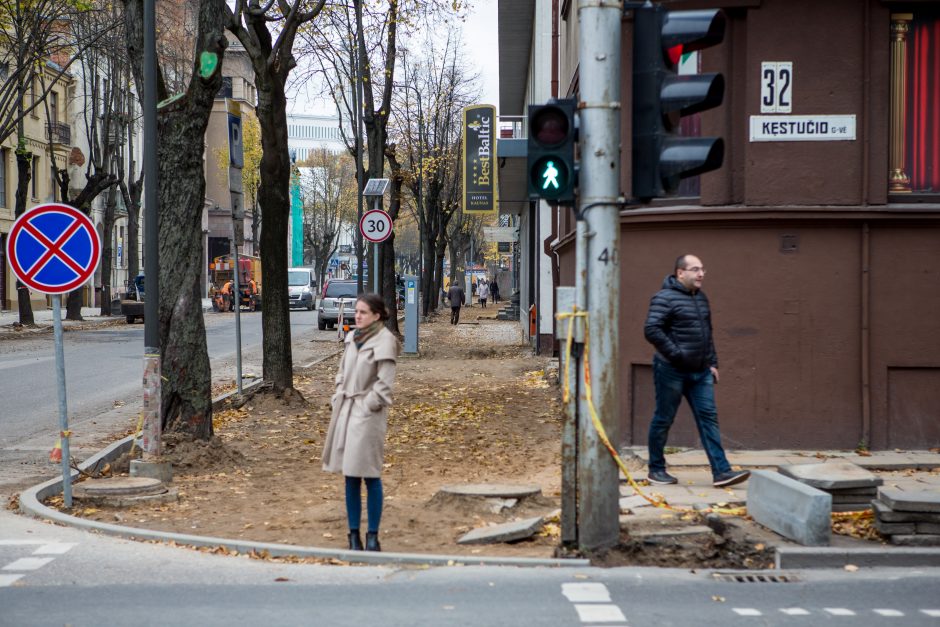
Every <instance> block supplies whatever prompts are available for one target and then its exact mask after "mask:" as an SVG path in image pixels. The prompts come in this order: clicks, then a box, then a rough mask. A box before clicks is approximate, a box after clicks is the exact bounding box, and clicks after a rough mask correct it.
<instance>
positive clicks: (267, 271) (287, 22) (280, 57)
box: [224, 0, 325, 393]
mask: <svg viewBox="0 0 940 627" xmlns="http://www.w3.org/2000/svg"><path fill="white" fill-rule="evenodd" d="M324 3H325V0H310V1H309V2H307V1H305V0H278V1H277V2H275V1H274V0H269V1H268V2H266V3H265V4H262V3H261V2H260V1H259V0H235V4H234V8H229V7H228V6H225V7H224V11H225V16H226V27H227V28H228V30H229V31H231V32H232V34H233V35H235V36H236V37H237V38H238V40H239V41H240V42H241V44H242V45H243V46H244V47H245V52H246V53H247V54H248V58H249V59H251V64H252V67H253V68H254V71H255V86H256V87H257V88H258V107H257V109H256V110H255V113H256V114H257V116H258V122H259V123H260V125H261V142H262V152H263V155H262V157H261V184H260V186H259V188H258V203H259V204H260V205H261V221H262V222H263V224H264V227H263V228H262V229H261V266H262V269H263V273H264V290H265V297H264V299H262V301H261V311H262V323H261V324H262V337H263V343H262V370H263V376H264V380H265V382H266V383H268V384H270V385H272V386H273V387H274V389H275V390H276V391H277V392H284V393H286V392H288V391H291V392H293V390H294V374H293V372H294V371H293V361H292V357H291V341H290V312H289V310H288V307H289V306H288V303H289V298H288V290H287V263H286V261H285V260H286V259H287V227H288V222H289V221H290V155H289V154H288V150H287V96H286V92H285V87H286V84H287V79H288V77H289V76H290V72H291V70H293V69H294V67H295V66H296V65H297V61H296V59H295V58H294V50H293V48H294V40H295V38H296V37H297V31H298V29H300V28H301V27H305V25H306V24H308V23H310V22H312V21H313V20H314V19H315V18H316V17H317V15H319V14H320V11H321V10H322V9H323V5H324Z"/></svg>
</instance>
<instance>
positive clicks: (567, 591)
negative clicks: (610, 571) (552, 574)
mask: <svg viewBox="0 0 940 627" xmlns="http://www.w3.org/2000/svg"><path fill="white" fill-rule="evenodd" d="M561 593H562V594H563V595H565V596H566V597H568V600H569V601H571V602H572V603H610V591H609V590H607V586H605V585H604V584H602V583H563V584H561Z"/></svg>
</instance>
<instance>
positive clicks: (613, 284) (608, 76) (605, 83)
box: [578, 0, 622, 550]
mask: <svg viewBox="0 0 940 627" xmlns="http://www.w3.org/2000/svg"><path fill="white" fill-rule="evenodd" d="M621 10H622V9H621V5H620V3H619V2H618V3H603V2H596V1H595V0H582V1H581V3H580V6H579V9H578V17H579V29H580V34H579V36H578V48H579V50H578V58H580V59H581V66H580V78H581V94H580V96H581V101H582V102H580V103H579V109H580V111H581V174H580V183H579V186H580V198H579V199H578V200H579V202H580V210H581V211H580V213H581V217H582V219H584V220H585V221H586V225H585V226H586V228H587V231H588V232H587V237H588V238H589V239H588V244H587V247H586V248H587V256H586V259H587V265H586V268H585V270H584V273H585V276H584V277H583V279H582V280H583V281H584V282H585V284H586V295H587V302H586V305H587V310H588V312H589V315H588V331H589V335H588V336H587V337H586V340H587V341H588V345H587V347H586V348H587V351H588V358H587V359H588V361H587V364H586V367H587V366H589V367H590V369H591V376H590V381H591V387H592V390H591V393H592V396H593V400H594V407H595V409H596V411H597V416H598V418H599V419H600V421H601V424H602V425H603V426H604V429H605V431H606V432H607V435H608V436H609V437H610V438H611V439H612V440H615V439H616V438H615V435H616V434H615V425H616V420H617V417H618V416H619V415H620V414H619V412H618V406H617V385H618V382H619V378H618V368H617V365H618V363H617V359H618V350H617V344H618V334H617V327H618V324H619V321H620V306H619V294H620V267H619V259H620V255H619V248H620V220H619V214H620V210H619V196H620V194H619V182H620V103H619V102H617V101H614V100H612V98H616V97H617V96H618V95H619V94H620V28H621V21H620V14H621ZM587 277H590V281H588V280H587ZM579 278H581V277H579ZM582 396H583V398H581V399H579V408H578V416H579V419H580V421H581V424H580V432H581V442H580V446H579V453H580V459H579V465H578V471H579V472H578V488H579V493H580V502H579V509H578V514H579V515H578V523H579V525H580V528H579V533H578V541H579V543H580V546H581V548H582V549H587V550H594V549H601V548H605V547H610V546H613V545H615V544H616V543H617V541H618V540H619V534H620V523H619V520H618V517H619V505H618V501H619V487H618V477H617V465H616V463H615V462H614V460H613V459H612V458H611V456H610V453H608V451H607V450H606V449H605V447H604V444H603V442H601V440H600V437H599V436H598V433H597V429H596V428H595V427H594V425H593V424H592V423H591V413H590V409H589V407H588V403H587V390H584V392H583V394H582Z"/></svg>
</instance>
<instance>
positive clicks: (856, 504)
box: [778, 462, 883, 512]
mask: <svg viewBox="0 0 940 627" xmlns="http://www.w3.org/2000/svg"><path fill="white" fill-rule="evenodd" d="M778 471H779V472H780V474H782V475H784V476H786V477H790V478H791V479H795V480H797V481H799V482H800V483H805V484H806V485H809V486H812V487H814V488H816V489H818V490H822V491H823V492H827V493H829V494H830V495H832V511H834V512H857V511H864V510H869V509H871V508H872V500H873V499H874V498H875V497H877V496H878V486H880V485H881V484H882V483H883V480H882V479H881V477H878V476H876V475H874V474H872V473H871V472H869V471H867V470H865V469H864V468H862V467H861V466H857V465H855V464H853V463H851V462H825V463H819V464H788V465H786V466H780V467H779V468H778Z"/></svg>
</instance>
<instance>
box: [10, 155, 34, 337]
mask: <svg viewBox="0 0 940 627" xmlns="http://www.w3.org/2000/svg"><path fill="white" fill-rule="evenodd" d="M32 157H33V155H32V153H30V152H29V151H26V150H22V149H18V150H17V151H16V206H15V208H14V214H15V215H16V217H17V218H18V217H20V216H21V215H23V213H24V212H25V211H26V194H28V193H29V181H30V178H31V173H30V171H31V169H32ZM16 302H17V306H18V307H19V314H20V324H25V325H27V326H33V325H34V324H36V320H35V318H34V317H33V305H32V303H31V302H29V288H28V287H26V286H25V285H23V283H21V282H20V280H19V279H17V281H16Z"/></svg>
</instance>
